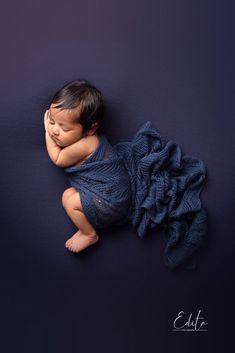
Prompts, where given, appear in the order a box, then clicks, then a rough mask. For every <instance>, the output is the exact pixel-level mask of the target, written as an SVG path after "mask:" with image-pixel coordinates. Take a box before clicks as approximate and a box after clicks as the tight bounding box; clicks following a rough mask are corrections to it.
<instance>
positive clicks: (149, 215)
mask: <svg viewBox="0 0 235 353" xmlns="http://www.w3.org/2000/svg"><path fill="white" fill-rule="evenodd" d="M114 148H115V150H116V151H117V153H118V154H119V155H121V156H122V157H123V160H124V163H125V166H126V169H127V170H128V174H129V178H130V184H131V194H132V210H131V214H130V220H131V222H132V225H133V226H134V228H135V229H136V230H137V233H138V235H139V236H140V237H141V238H142V237H144V236H145V234H146V232H147V229H148V228H157V227H158V225H163V226H164V229H165V230H164V232H165V236H166V239H167V244H166V248H165V253H164V257H165V264H166V265H167V267H168V268H170V269H174V268H176V267H177V266H179V265H181V264H183V263H186V267H185V268H188V269H192V268H195V266H196V265H195V262H194V261H192V260H191V256H192V254H193V253H194V252H195V251H196V250H197V249H198V248H200V247H205V246H206V245H207V238H206V234H207V218H208V217H207V213H206V211H205V209H204V208H203V207H202V204H201V200H200V193H201V191H202V187H203V184H204V182H205V177H206V169H205V166H204V163H203V162H202V161H201V160H200V159H197V158H195V157H193V156H189V155H183V153H182V151H181V149H180V147H179V145H178V144H176V143H175V142H173V141H166V140H165V139H163V138H161V135H160V133H159V132H158V131H157V130H156V129H155V128H153V127H152V126H151V123H150V122H147V123H146V124H145V125H144V126H143V127H142V128H140V130H139V131H138V132H137V134H136V136H135V137H134V139H133V140H132V141H131V142H124V143H119V144H117V145H115V146H114Z"/></svg>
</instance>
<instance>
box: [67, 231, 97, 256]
mask: <svg viewBox="0 0 235 353" xmlns="http://www.w3.org/2000/svg"><path fill="white" fill-rule="evenodd" d="M98 239H99V237H98V235H97V234H96V233H95V234H83V233H82V232H81V231H80V230H78V231H77V232H76V233H75V234H74V235H73V236H72V237H71V238H69V239H68V240H67V241H66V243H65V247H66V248H67V249H68V250H70V251H72V252H76V253H77V252H79V251H82V250H84V249H85V248H87V247H88V246H90V245H92V244H95V243H96V242H97V241H98Z"/></svg>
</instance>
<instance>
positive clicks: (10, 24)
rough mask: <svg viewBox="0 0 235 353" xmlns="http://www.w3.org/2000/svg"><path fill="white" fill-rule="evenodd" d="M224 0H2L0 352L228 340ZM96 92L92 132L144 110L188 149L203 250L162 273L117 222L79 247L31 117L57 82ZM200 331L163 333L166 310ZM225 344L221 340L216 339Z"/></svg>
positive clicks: (158, 243)
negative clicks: (72, 247)
mask: <svg viewBox="0 0 235 353" xmlns="http://www.w3.org/2000/svg"><path fill="white" fill-rule="evenodd" d="M233 15H234V8H233V7H232V1H231V2H230V1H206V0H202V1H200V0H195V1H188V0H185V1H183V0H178V1H175V0H170V1H165V0H155V1H154V0H152V1H136V0H135V1H134V0H125V1H123V0H118V1H114V0H100V1H98V0H97V1H95V0H93V1H90V0H86V1H85V0H84V1H75V0H73V1H71V0H69V1H58V0H57V1H55V0H53V1H52V0H51V1H26V0H23V1H20V2H17V1H14V2H13V1H9V2H8V3H6V2H5V3H4V4H3V5H2V9H1V22H0V23H1V31H0V36H1V85H0V89H1V120H0V122H1V130H0V131H1V132H0V134H1V137H0V144H1V146H0V147H1V149H0V153H1V203H0V208H1V321H2V330H1V334H2V337H1V341H0V346H1V351H2V352H15V350H16V348H17V350H18V352H24V353H31V352H34V353H39V352H40V353H41V352H45V353H47V352H50V353H51V352H65V351H69V352H70V351H71V352H72V351H73V352H74V351H75V352H82V353H86V352H89V353H90V352H93V351H96V352H97V351H98V352H112V353H116V352H118V353H119V352H143V351H144V352H148V353H152V352H172V351H174V352H189V351H190V352H199V351H200V352H206V351H207V350H210V351H212V350H213V351H218V352H220V351H221V350H222V349H225V347H226V346H227V345H228V344H229V341H231V339H232V337H231V330H232V320H233V318H232V316H231V310H232V303H233V302H232V278H233V276H234V272H233V269H232V265H233V262H232V261H233V260H232V259H233V257H232V256H233V254H232V251H233V247H234V222H232V221H233V219H234V215H233V211H234V207H233V206H234V203H233V201H234V192H233V187H234V166H233V165H232V162H233V159H234V150H233V149H232V142H233V138H234V137H233V134H234V121H233V119H234V105H233V101H234V72H235V71H234V59H235V55H234V54H235V51H234V33H235V32H234V24H233V22H234V16H233ZM77 78H86V79H87V80H90V82H91V83H93V84H94V85H96V86H97V87H98V88H99V89H100V90H101V91H102V92H103V94H104V95H105V98H106V108H107V109H106V117H105V118H106V120H105V132H106V134H107V135H108V137H109V139H110V141H111V142H112V143H116V142H119V141H125V140H130V139H131V138H132V137H133V135H134V134H135V133H136V131H137V129H138V128H140V126H141V125H143V124H144V123H145V122H146V121H147V120H151V121H152V123H153V125H154V126H155V127H156V128H157V129H158V130H159V131H160V132H161V134H162V136H165V137H167V138H168V139H173V140H174V141H176V142H177V143H179V144H180V146H181V147H182V150H183V151H184V153H187V154H191V155H194V156H196V157H198V158H200V159H202V160H203V161H204V162H205V164H206V167H207V184H206V185H205V187H204V189H203V192H202V194H201V198H202V201H203V203H204V204H205V207H206V208H207V210H208V212H209V215H210V229H209V234H208V237H209V248H208V249H207V250H204V251H203V252H201V253H200V254H198V256H197V261H198V268H197V270H196V271H188V272H187V271H185V270H184V271H175V272H171V271H169V270H168V269H167V268H166V267H165V266H164V263H163V250H164V246H165V244H164V240H163V237H162V235H161V234H159V233H157V232H151V234H149V235H148V236H147V237H146V238H145V239H144V240H141V239H140V238H138V236H137V235H136V233H135V232H134V231H133V230H132V229H131V227H129V226H125V227H122V228H115V229H107V230H105V231H103V232H102V237H101V241H100V243H99V245H95V246H94V247H93V248H92V247H91V248H89V250H87V251H84V253H81V254H79V255H74V254H71V253H69V252H68V251H67V250H66V249H65V248H64V243H65V241H66V239H67V238H68V237H70V236H71V235H72V234H73V233H74V232H75V227H74V226H73V224H72V223H71V222H70V220H69V219H68V218H67V216H66V214H65V212H64V210H63V208H62V205H61V195H62V193H63V191H64V189H65V188H67V187H68V186H69V184H68V181H67V179H66V176H65V175H64V174H63V171H62V170H61V169H60V168H57V167H55V166H54V165H53V164H52V162H51V161H50V159H49V157H48V155H47V151H46V148H45V141H44V126H43V114H44V111H45V110H46V109H47V107H48V104H49V102H50V98H51V96H52V95H53V94H54V93H55V91H56V90H57V89H58V88H60V87H61V86H62V85H63V84H65V83H67V82H68V81H71V80H74V79H77ZM181 310H183V311H185V313H186V314H187V315H188V316H189V314H190V313H192V315H193V316H196V314H197V312H198V311H199V310H201V316H203V317H204V319H205V321H206V322H208V331H207V332H173V331H172V328H173V321H174V319H175V318H176V316H177V314H178V312H179V311H181ZM225 350H226V349H225Z"/></svg>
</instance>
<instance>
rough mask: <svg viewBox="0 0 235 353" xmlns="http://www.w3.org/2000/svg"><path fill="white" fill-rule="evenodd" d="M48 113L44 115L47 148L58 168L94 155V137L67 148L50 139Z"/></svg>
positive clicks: (83, 139)
mask: <svg viewBox="0 0 235 353" xmlns="http://www.w3.org/2000/svg"><path fill="white" fill-rule="evenodd" d="M47 124H48V119H47V111H46V112H45V115H44V126H45V130H46V135H45V138H46V146H47V152H48V154H49V156H50V158H51V160H52V162H53V163H54V164H55V165H57V166H58V167H69V166H71V165H73V164H75V163H77V162H79V161H80V160H82V159H84V158H85V157H87V156H88V155H89V154H91V153H92V150H91V145H92V144H91V140H92V138H93V136H87V137H83V138H82V139H81V140H79V141H77V142H75V143H73V144H72V145H70V146H67V147H64V148H62V147H60V146H58V145H57V144H56V142H55V141H54V140H53V139H52V138H51V137H50V135H49V133H48V131H47Z"/></svg>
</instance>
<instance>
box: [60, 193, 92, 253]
mask: <svg viewBox="0 0 235 353" xmlns="http://www.w3.org/2000/svg"><path fill="white" fill-rule="evenodd" d="M71 192H72V191H71ZM64 207H65V210H66V212H67V214H68V216H69V217H70V219H71V220H72V222H73V223H74V224H75V225H76V226H77V228H78V229H79V230H78V231H77V232H76V233H75V234H74V235H73V236H72V237H71V238H69V239H68V240H67V241H66V243H65V247H66V248H68V249H69V250H70V251H72V252H79V251H81V250H84V249H85V248H87V247H88V246H90V245H92V244H95V243H96V242H97V241H98V239H99V237H98V235H97V234H96V230H95V229H94V227H93V226H92V225H91V224H90V223H89V221H88V220H87V218H86V216H85V215H84V213H83V209H82V205H81V200H80V195H79V192H78V191H76V192H75V193H72V194H71V195H70V196H69V197H68V198H67V199H66V202H65V203H64Z"/></svg>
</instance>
